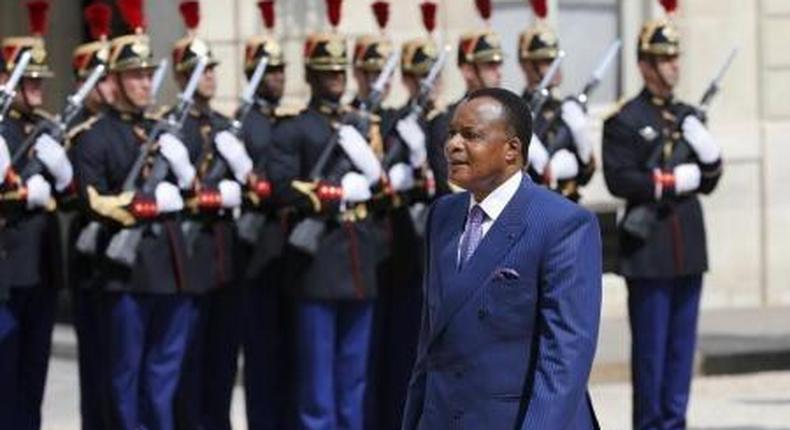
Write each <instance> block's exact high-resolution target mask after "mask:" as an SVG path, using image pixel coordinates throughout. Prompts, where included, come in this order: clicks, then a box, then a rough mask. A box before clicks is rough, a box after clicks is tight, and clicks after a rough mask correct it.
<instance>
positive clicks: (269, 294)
mask: <svg viewBox="0 0 790 430" xmlns="http://www.w3.org/2000/svg"><path fill="white" fill-rule="evenodd" d="M273 3H274V2H273V1H272V0H264V1H261V2H259V3H258V5H259V7H260V10H261V14H262V17H263V21H264V24H265V26H266V28H267V31H268V34H264V35H256V36H253V37H251V38H250V39H248V40H247V42H246V49H245V58H244V72H245V74H246V76H247V78H248V79H250V78H252V74H253V73H254V71H255V68H256V67H257V66H258V63H259V62H260V61H261V60H263V59H265V60H266V61H267V63H266V72H265V73H264V76H263V80H262V81H261V83H260V85H259V86H258V90H257V93H256V96H255V105H254V107H253V109H252V111H251V112H250V113H249V115H248V116H247V118H246V119H245V120H244V124H243V125H244V127H243V130H244V143H245V145H246V147H247V151H248V152H249V154H250V155H251V157H252V159H253V163H254V168H253V171H254V172H255V174H256V175H257V177H258V178H259V180H260V181H264V180H267V179H268V178H269V174H268V171H267V163H268V162H269V160H270V159H271V154H270V153H271V150H272V136H273V134H274V129H275V127H277V125H278V124H279V123H280V122H281V121H283V120H285V119H287V118H289V117H292V116H293V115H295V114H296V113H297V112H295V111H293V110H288V109H285V108H283V107H281V106H280V99H281V98H282V96H283V93H284V91H285V66H286V64H285V58H284V55H283V51H282V47H281V45H280V43H279V41H278V40H277V39H276V38H275V37H274V36H273V34H272V33H273V31H274V4H273ZM262 191H265V190H262ZM261 197H264V196H263V195H261ZM244 209H245V213H244V215H242V218H241V219H240V220H239V223H238V225H239V236H240V239H241V249H242V250H243V252H242V254H243V255H244V256H249V258H246V257H245V258H244V259H243V261H244V263H243V264H242V266H241V267H240V269H241V270H240V271H241V274H240V276H241V277H242V278H243V283H244V320H245V323H244V339H243V345H244V347H243V352H244V394H245V396H244V399H245V403H246V412H247V426H248V427H249V429H250V430H269V429H272V430H273V429H281V428H293V427H294V425H293V418H294V417H293V390H294V388H293V379H292V378H293V367H294V366H293V364H292V361H293V360H292V355H293V323H292V316H293V312H292V298H291V296H290V295H289V291H287V289H286V288H285V287H286V284H285V282H284V281H285V278H284V277H283V270H282V267H283V266H284V263H285V261H284V260H283V257H282V248H283V245H284V242H285V235H286V233H287V232H286V231H285V230H286V229H285V227H286V226H285V224H284V223H283V222H282V219H281V216H280V214H279V213H278V212H277V211H276V210H275V209H276V208H275V207H274V206H273V205H272V204H271V200H270V199H265V198H261V199H259V201H257V202H256V201H252V200H249V199H248V200H247V204H246V205H245V208H244ZM256 219H257V221H254V220H256ZM250 226H252V227H254V228H252V229H250V228H248V227H250ZM247 230H250V231H247Z"/></svg>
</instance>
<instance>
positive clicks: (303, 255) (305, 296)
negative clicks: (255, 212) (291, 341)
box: [269, 0, 383, 430]
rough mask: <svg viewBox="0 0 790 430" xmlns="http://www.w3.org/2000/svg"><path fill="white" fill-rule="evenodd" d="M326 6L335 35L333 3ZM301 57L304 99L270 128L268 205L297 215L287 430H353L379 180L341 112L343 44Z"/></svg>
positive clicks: (375, 254)
mask: <svg viewBox="0 0 790 430" xmlns="http://www.w3.org/2000/svg"><path fill="white" fill-rule="evenodd" d="M327 3H328V9H329V15H330V20H331V22H332V24H333V26H336V25H337V23H338V21H339V18H340V2H339V1H336V0H329V1H328V2H327ZM304 53H305V69H306V70H305V71H306V78H307V82H308V84H309V85H310V88H311V99H310V102H309V105H308V107H307V109H306V110H305V111H304V112H302V113H301V114H299V115H298V116H297V117H295V118H293V119H288V120H285V121H283V122H282V123H281V124H279V125H278V127H277V128H276V130H275V134H274V139H273V143H274V145H273V148H272V159H271V162H270V164H269V173H270V177H271V181H272V183H273V184H274V198H275V200H277V201H279V204H281V205H284V206H287V207H291V208H293V209H292V210H294V211H297V213H298V216H295V217H294V223H293V231H292V232H291V234H290V236H289V238H288V241H289V243H288V249H287V250H286V252H287V257H286V258H287V259H288V272H289V278H288V281H287V282H288V284H289V285H290V286H291V288H292V289H293V291H294V293H295V294H296V325H297V329H296V335H295V337H296V343H297V345H296V351H297V359H296V365H297V372H296V374H297V375H298V377H297V381H296V389H297V420H298V422H297V425H296V428H297V429H321V428H335V427H338V426H339V427H343V428H347V429H352V430H359V429H361V428H362V421H363V410H362V409H363V398H364V393H365V385H366V376H367V362H368V352H369V340H370V329H371V324H372V317H373V299H374V298H375V295H376V266H377V264H378V263H379V262H380V261H381V255H380V254H381V253H382V250H383V244H382V243H381V234H380V230H379V228H378V226H377V225H376V223H375V222H374V220H373V219H371V217H370V208H369V205H368V202H369V201H370V199H371V197H372V195H373V194H374V193H377V192H378V188H380V186H381V182H382V177H383V170H382V169H381V164H380V160H379V159H378V158H377V157H376V155H375V154H374V152H373V150H372V148H371V147H370V146H369V143H368V142H369V140H373V141H375V140H376V138H378V139H380V136H379V137H377V136H373V139H371V138H370V137H366V136H363V133H360V131H358V130H357V129H356V128H355V127H354V126H352V125H350V124H351V123H364V122H365V120H367V119H369V118H362V119H360V118H358V116H359V113H356V112H352V111H350V109H348V108H347V107H345V106H343V105H341V103H340V98H341V96H342V95H343V92H344V91H345V87H346V68H347V66H348V59H347V56H346V41H345V39H344V38H343V37H342V36H341V35H339V34H338V33H336V32H332V33H322V34H312V35H310V36H308V38H307V40H306V41H305V49H304ZM327 148H328V149H327Z"/></svg>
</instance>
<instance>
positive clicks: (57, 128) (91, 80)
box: [11, 64, 106, 180]
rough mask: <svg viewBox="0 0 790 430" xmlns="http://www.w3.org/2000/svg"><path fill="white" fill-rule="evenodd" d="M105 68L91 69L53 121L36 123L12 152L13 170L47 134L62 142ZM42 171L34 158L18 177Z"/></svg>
mask: <svg viewBox="0 0 790 430" xmlns="http://www.w3.org/2000/svg"><path fill="white" fill-rule="evenodd" d="M105 68H106V67H105V65H104V64H99V65H98V66H96V67H94V68H93V71H91V74H90V75H89V76H88V79H86V80H85V82H84V83H83V84H82V86H80V88H79V90H77V91H76V92H75V93H74V94H72V95H70V96H68V97H67V98H66V107H64V108H63V112H62V113H60V114H59V115H57V116H55V118H53V119H47V118H44V119H41V120H39V121H38V123H37V124H36V127H35V129H33V132H32V133H30V134H29V135H28V137H27V138H26V139H25V141H24V142H22V145H20V146H19V148H17V150H16V151H15V152H14V155H13V157H12V159H11V164H12V165H13V166H14V168H15V170H19V167H20V164H21V163H22V160H23V159H24V158H25V156H26V155H27V154H28V153H29V152H30V150H31V148H33V146H34V145H35V143H36V140H38V138H39V137H40V136H42V135H44V134H49V135H50V136H51V137H52V138H53V139H55V140H56V141H58V142H62V141H63V139H64V137H65V136H66V132H67V131H68V129H69V127H71V125H72V122H74V120H75V119H76V118H77V116H78V115H79V114H80V112H82V109H83V108H84V107H85V98H86V97H87V96H88V93H90V92H91V90H93V88H94V87H95V86H96V84H97V83H98V82H99V79H101V77H102V76H103V75H104V70H105ZM43 170H44V166H43V165H42V164H41V162H40V161H38V159H37V158H35V157H34V158H32V159H31V160H30V162H29V163H27V165H26V166H25V168H24V170H22V173H21V175H20V176H21V177H22V179H23V180H24V179H27V178H30V177H31V176H33V175H36V174H38V173H41V172H42V171H43Z"/></svg>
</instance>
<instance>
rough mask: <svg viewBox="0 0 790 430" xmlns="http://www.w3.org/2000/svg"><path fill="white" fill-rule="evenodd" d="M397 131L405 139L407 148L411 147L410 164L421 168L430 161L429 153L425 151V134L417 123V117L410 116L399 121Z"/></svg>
mask: <svg viewBox="0 0 790 430" xmlns="http://www.w3.org/2000/svg"><path fill="white" fill-rule="evenodd" d="M395 129H396V130H397V131H398V134H400V137H401V138H403V141H404V142H405V143H406V146H408V147H409V163H411V165H412V166H413V167H421V166H422V165H423V164H425V160H427V159H428V152H427V150H426V149H425V133H424V132H423V131H422V127H420V123H419V122H418V121H417V116H416V115H409V116H407V117H406V118H403V119H402V120H400V121H398V124H397V125H396V126H395Z"/></svg>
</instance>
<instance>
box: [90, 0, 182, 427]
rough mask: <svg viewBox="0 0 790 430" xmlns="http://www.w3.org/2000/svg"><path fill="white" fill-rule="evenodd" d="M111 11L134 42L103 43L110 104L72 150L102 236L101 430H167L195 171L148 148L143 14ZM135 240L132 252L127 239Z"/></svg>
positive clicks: (178, 152)
mask: <svg viewBox="0 0 790 430" xmlns="http://www.w3.org/2000/svg"><path fill="white" fill-rule="evenodd" d="M118 6H119V10H120V12H121V15H122V18H123V19H124V21H125V22H126V24H127V25H128V26H129V28H130V29H132V30H133V33H131V34H127V35H123V36H120V37H116V38H115V39H113V40H112V41H111V47H110V59H109V73H110V75H109V79H110V82H111V83H112V85H113V88H114V91H115V96H114V99H115V100H114V104H113V106H112V108H110V109H108V110H107V111H106V113H105V114H104V115H103V116H102V117H101V118H100V119H99V120H98V121H96V122H95V123H94V124H93V125H92V126H91V127H90V129H88V130H86V131H84V132H82V133H80V134H79V135H78V136H77V139H76V142H75V147H74V149H75V151H76V155H77V156H76V159H77V160H78V164H79V167H78V172H79V183H80V187H81V193H82V194H83V196H84V197H85V199H86V202H87V205H88V207H89V210H90V214H91V216H93V217H94V219H96V220H98V221H100V222H101V224H102V227H103V228H102V229H100V234H99V237H98V243H99V246H98V247H97V254H98V255H99V256H100V258H101V263H100V264H98V267H97V270H98V271H99V274H98V275H97V276H98V280H97V282H98V283H99V284H100V285H101V288H102V290H103V298H102V299H103V300H102V302H103V303H102V307H103V310H104V312H105V314H106V318H105V322H104V324H105V326H106V329H107V342H108V351H107V354H108V357H107V366H108V367H109V377H110V396H109V397H110V399H109V400H110V403H111V406H110V407H111V418H112V423H111V425H110V428H113V429H122V430H135V429H139V428H156V429H173V428H174V423H173V421H174V419H173V403H174V396H175V391H176V388H177V384H178V379H179V372H180V368H181V362H182V358H183V356H184V353H185V350H186V342H187V335H188V329H189V321H190V315H191V304H192V302H191V300H190V299H189V297H188V296H186V295H185V294H184V291H185V290H186V289H187V288H188V287H187V282H188V281H189V279H188V278H187V260H186V247H185V245H184V238H183V236H182V234H181V228H180V215H179V214H180V212H181V211H182V209H183V208H184V201H183V199H182V197H181V190H189V189H191V187H192V184H193V181H194V178H195V169H194V167H193V166H192V164H191V163H190V160H189V154H188V151H187V149H186V148H185V147H184V145H183V143H181V142H180V141H179V140H178V139H177V138H176V137H175V136H174V135H173V134H170V133H162V134H161V135H156V136H151V137H150V138H149V133H150V132H152V131H153V126H154V121H153V120H152V119H150V118H148V117H146V116H145V111H146V109H148V107H149V104H150V103H151V79H152V74H153V70H154V68H155V67H156V65H155V63H154V62H153V56H152V52H151V47H150V40H149V37H148V36H147V35H146V34H145V33H144V19H145V17H144V14H143V4H142V2H141V1H139V0H119V2H118ZM151 139H157V140H156V141H153V140H151ZM142 145H145V146H143V147H142V148H141V146H142ZM141 149H142V150H143V151H145V152H142V153H141ZM141 154H142V155H141ZM140 157H142V158H140ZM138 161H139V164H138ZM163 167H164V170H163V169H162V168H163ZM175 184H178V185H175ZM180 189H181V190H180ZM135 236H136V237H138V238H139V241H138V242H137V243H134V242H135V241H134V240H127V239H126V238H128V237H132V238H133V237H135ZM122 239H123V240H122ZM128 254H131V257H128ZM121 257H124V258H121Z"/></svg>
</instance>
